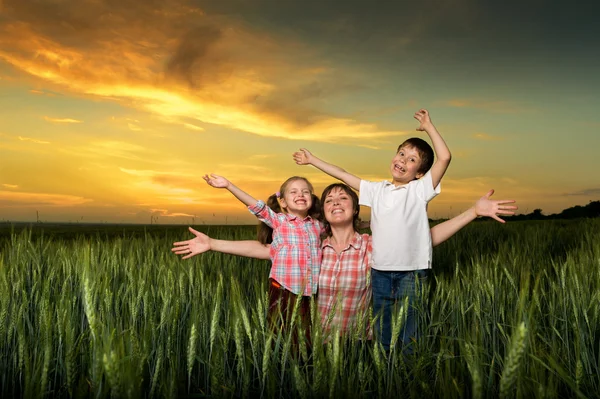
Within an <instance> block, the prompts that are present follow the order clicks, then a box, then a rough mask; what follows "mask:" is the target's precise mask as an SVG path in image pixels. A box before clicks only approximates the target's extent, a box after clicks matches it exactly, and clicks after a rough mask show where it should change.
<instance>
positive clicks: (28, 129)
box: [0, 0, 600, 224]
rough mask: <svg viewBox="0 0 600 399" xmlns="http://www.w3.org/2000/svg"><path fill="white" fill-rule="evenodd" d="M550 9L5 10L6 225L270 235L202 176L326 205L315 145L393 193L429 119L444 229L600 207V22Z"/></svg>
mask: <svg viewBox="0 0 600 399" xmlns="http://www.w3.org/2000/svg"><path fill="white" fill-rule="evenodd" d="M550 3H551V2H548V1H539V0H538V1H529V2H527V1H524V2H522V3H516V2H515V3H514V6H511V5H510V4H511V2H500V1H495V2H491V1H484V2H483V1H474V0H456V1H440V0H438V1H431V0H425V1H412V2H408V1H395V2H393V1H379V2H378V1H374V0H371V1H355V0H322V1H315V0H297V1H296V0H160V1H159V0H145V1H142V0H118V1H117V0H0V221H7V220H8V221H35V220H36V218H37V217H38V216H37V215H38V214H39V219H40V220H42V221H65V222H68V221H70V222H100V221H103V222H116V223H149V222H150V220H151V217H154V220H155V221H158V223H182V224H191V223H192V222H194V223H196V224H200V223H206V224H212V223H223V222H224V221H225V218H226V217H227V221H228V223H247V222H248V223H253V222H255V219H254V218H253V216H251V215H250V214H249V213H248V211H247V210H246V209H245V207H244V206H243V205H242V204H241V203H239V202H238V201H237V200H235V199H234V198H233V197H232V196H231V194H229V193H228V192H227V191H225V190H217V189H214V188H211V187H209V186H208V185H207V184H206V183H205V182H204V181H203V180H202V175H204V174H205V173H210V172H213V173H217V174H220V175H223V176H225V177H227V178H229V179H230V180H231V181H232V182H234V183H235V184H237V185H238V186H239V187H240V188H242V189H244V190H245V191H247V192H248V193H250V194H252V195H253V196H255V197H256V198H262V199H266V198H267V197H268V195H270V194H271V193H273V192H275V191H277V190H278V188H279V186H280V184H281V183H282V182H283V181H284V180H285V179H286V178H287V177H289V176H292V175H302V176H306V177H307V178H309V179H310V180H311V181H312V182H313V184H314V185H315V188H316V190H317V193H318V194H320V192H321V190H322V189H323V188H324V187H325V186H326V185H328V184H329V183H332V182H333V181H334V180H333V179H332V178H330V177H328V176H326V175H324V174H323V173H321V172H319V171H317V170H316V169H314V168H312V167H308V166H303V167H302V166H297V165H296V164H295V163H294V162H293V161H292V157H291V154H292V153H293V152H294V151H295V150H297V149H298V148H300V147H306V148H308V149H310V150H311V151H312V152H313V153H314V154H315V155H317V156H320V157H321V158H323V159H325V160H327V161H329V162H332V163H335V164H337V165H339V166H341V167H343V168H345V169H346V170H348V171H349V172H351V173H354V174H356V175H358V176H360V177H362V178H366V179H370V180H382V179H386V178H388V177H389V162H390V161H391V159H392V157H393V156H394V153H395V150H396V147H397V146H398V144H399V143H400V142H402V141H403V140H404V139H406V138H408V137H411V136H417V137H422V138H427V136H426V135H425V134H424V133H423V132H417V131H415V128H416V127H417V126H418V123H417V121H416V120H414V119H413V114H414V112H415V111H417V110H418V109H419V108H427V109H428V110H429V111H430V114H431V117H432V120H433V122H434V123H435V125H436V126H437V128H438V130H439V131H440V133H441V134H442V136H443V137H444V139H445V140H446V142H447V143H448V146H449V147H450V150H451V152H452V154H453V160H452V163H451V164H450V167H449V169H448V172H447V173H446V175H445V177H444V179H443V180H442V194H440V195H439V196H438V197H437V198H435V199H434V200H433V201H432V202H431V203H430V205H429V215H430V217H432V218H441V217H448V216H452V215H455V214H457V213H459V212H460V211H461V210H464V209H466V208H467V207H468V205H469V204H470V203H472V202H473V201H474V200H475V199H476V198H478V197H480V196H481V195H482V194H484V193H485V192H486V191H487V190H488V189H489V188H494V189H496V195H495V197H496V198H498V199H501V198H513V199H516V200H517V201H518V203H519V207H520V212H523V213H529V212H532V211H533V210H534V209H536V208H541V209H542V210H543V213H545V214H550V213H555V212H560V211H561V210H562V209H564V208H567V207H570V206H574V205H585V204H587V203H588V202H589V201H594V200H599V199H600V155H599V152H600V95H599V92H600V24H598V23H597V16H598V15H599V12H600V9H599V8H600V7H599V6H596V5H593V4H592V3H593V2H591V1H586V2H581V4H577V2H568V3H567V2H564V4H565V5H564V6H561V5H551V4H550ZM552 3H555V2H552ZM36 212H37V213H36ZM366 215H367V213H365V214H364V215H363V216H366Z"/></svg>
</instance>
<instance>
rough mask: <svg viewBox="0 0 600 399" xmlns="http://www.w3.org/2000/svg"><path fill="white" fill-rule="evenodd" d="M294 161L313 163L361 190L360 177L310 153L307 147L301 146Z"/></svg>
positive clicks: (301, 163)
mask: <svg viewBox="0 0 600 399" xmlns="http://www.w3.org/2000/svg"><path fill="white" fill-rule="evenodd" d="M293 157H294V161H296V163H297V164H298V165H312V166H314V167H315V168H317V169H320V170H321V171H323V172H325V173H327V174H328V175H329V176H332V177H335V178H336V179H338V180H341V181H343V182H344V183H346V184H347V185H349V186H350V187H352V188H353V189H355V190H356V191H359V190H360V177H358V176H354V175H353V174H351V173H348V172H346V171H345V170H344V169H342V168H340V167H339V166H335V165H332V164H330V163H327V162H325V161H323V160H322V159H319V158H317V157H316V156H314V155H313V154H311V153H310V151H308V150H307V149H306V148H301V149H300V151H298V152H295V153H294V154H293Z"/></svg>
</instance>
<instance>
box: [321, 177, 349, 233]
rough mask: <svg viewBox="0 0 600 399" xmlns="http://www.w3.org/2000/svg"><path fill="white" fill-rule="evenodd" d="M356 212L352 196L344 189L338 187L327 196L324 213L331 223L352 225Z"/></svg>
mask: <svg viewBox="0 0 600 399" xmlns="http://www.w3.org/2000/svg"><path fill="white" fill-rule="evenodd" d="M355 212H356V209H354V204H353V202H352V198H351V197H350V195H348V193H346V192H345V191H344V190H343V189H341V188H339V187H336V188H334V189H332V190H331V191H330V192H329V193H328V194H327V196H326V197H325V202H324V203H323V213H324V214H325V219H327V221H328V222H329V224H330V225H332V226H334V225H342V224H346V223H350V225H352V223H353V221H354V214H355Z"/></svg>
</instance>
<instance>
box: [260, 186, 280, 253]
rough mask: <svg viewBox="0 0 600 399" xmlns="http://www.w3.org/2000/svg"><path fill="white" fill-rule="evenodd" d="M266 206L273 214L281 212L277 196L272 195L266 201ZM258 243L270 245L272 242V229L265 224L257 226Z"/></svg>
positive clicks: (261, 223)
mask: <svg viewBox="0 0 600 399" xmlns="http://www.w3.org/2000/svg"><path fill="white" fill-rule="evenodd" d="M267 206H268V207H269V208H271V209H272V210H273V212H275V213H280V212H281V206H280V205H279V201H277V194H273V195H271V196H270V197H269V199H267ZM258 241H259V242H260V243H262V244H270V243H272V242H273V229H272V228H271V227H269V226H268V225H267V224H266V223H265V222H260V223H259V224H258Z"/></svg>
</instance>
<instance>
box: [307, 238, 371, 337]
mask: <svg viewBox="0 0 600 399" xmlns="http://www.w3.org/2000/svg"><path fill="white" fill-rule="evenodd" d="M371 243H372V241H371V236H370V235H368V234H362V235H361V234H359V233H354V237H353V238H352V240H351V241H350V244H348V246H347V247H346V248H345V249H344V250H343V251H342V252H341V253H340V254H338V253H337V252H336V251H335V249H334V248H333V246H332V245H331V244H330V241H329V238H326V239H325V240H324V241H323V245H322V251H323V258H322V261H321V274H320V276H319V295H318V296H317V305H318V307H319V314H320V315H321V323H322V326H323V328H324V330H325V331H332V330H335V329H336V328H339V329H340V333H342V334H344V333H349V332H356V333H357V334H359V336H361V335H362V334H363V333H364V332H365V331H366V335H367V338H368V339H370V338H371V328H370V325H369V320H368V318H369V314H368V310H369V307H370V303H371V273H370V271H371V254H372V252H373V249H372V244H371ZM357 328H360V329H361V331H358V330H356V329H357Z"/></svg>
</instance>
